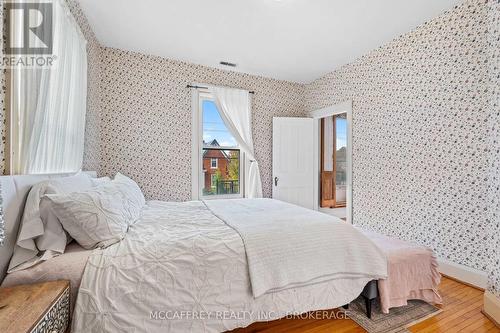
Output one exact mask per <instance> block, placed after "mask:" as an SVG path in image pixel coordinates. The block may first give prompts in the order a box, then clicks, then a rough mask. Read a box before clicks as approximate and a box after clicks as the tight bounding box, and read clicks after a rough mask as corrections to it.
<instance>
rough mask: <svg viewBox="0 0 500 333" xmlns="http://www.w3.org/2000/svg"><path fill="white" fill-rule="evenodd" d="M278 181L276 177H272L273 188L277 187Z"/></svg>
mask: <svg viewBox="0 0 500 333" xmlns="http://www.w3.org/2000/svg"><path fill="white" fill-rule="evenodd" d="M278 180H279V178H278V177H274V186H278Z"/></svg>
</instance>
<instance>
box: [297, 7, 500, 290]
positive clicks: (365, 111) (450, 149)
mask: <svg viewBox="0 0 500 333" xmlns="http://www.w3.org/2000/svg"><path fill="white" fill-rule="evenodd" d="M495 1H496V0H495ZM496 3H497V4H498V2H496ZM486 4H487V2H485V1H479V0H470V1H465V2H464V3H462V4H461V5H459V6H457V7H455V8H453V9H452V10H450V11H448V12H446V13H444V14H443V15H441V16H439V17H437V18H435V19H433V20H431V21H429V22H428V23H426V24H424V25H423V26H421V27H419V28H417V29H415V30H414V31H412V32H410V33H408V34H406V35H403V36H401V37H399V38H397V39H395V40H393V41H392V42H390V43H388V44H387V45H385V46H383V47H380V48H378V49H376V50H374V51H372V52H370V53H369V54H367V55H365V56H363V57H362V58H360V59H358V60H357V61H355V62H353V63H351V64H349V65H346V66H344V67H342V68H340V69H338V70H336V71H334V72H332V73H329V74H327V75H325V76H324V77H322V78H319V79H318V80H316V81H314V82H313V83H311V84H310V85H308V86H307V87H306V109H307V110H308V111H311V110H314V109H318V108H322V107H325V106H328V105H333V104H336V103H339V102H342V101H345V100H352V101H353V207H354V221H355V223H356V224H358V225H360V226H362V227H364V228H367V229H371V230H374V231H377V232H381V233H383V234H386V235H391V236H396V237H398V238H401V239H406V240H409V241H415V242H418V243H421V244H424V245H427V246H429V247H431V248H432V249H434V251H435V252H436V253H437V255H438V256H439V257H440V258H444V259H448V260H450V261H453V262H456V263H459V264H463V265H466V266H469V267H473V268H476V269H479V270H484V271H486V270H490V271H491V270H492V268H491V266H490V265H489V263H490V262H491V261H492V260H493V257H494V256H495V254H494V253H493V251H492V247H494V246H493V245H494V244H493V243H491V242H490V241H491V240H490V239H489V236H488V232H489V231H490V230H491V228H495V227H494V226H493V225H492V224H491V223H490V222H491V221H489V220H488V219H487V212H488V209H489V207H490V205H489V202H488V201H487V192H488V191H487V190H488V184H489V183H488V177H489V168H488V167H487V165H488V160H489V154H488V151H489V150H490V146H489V144H490V142H489V140H488V137H489V129H488V127H487V126H485V125H486V124H487V123H488V122H489V121H491V119H490V116H491V114H492V109H491V106H490V104H489V97H490V96H491V95H490V94H488V61H489V60H490V59H489V58H488V57H489V56H488V54H487V52H485V50H487V48H488V35H489V34H488V27H487V23H486V18H487V14H488V11H489V10H488V9H490V7H491V6H487V5H486ZM496 28H497V29H498V26H496ZM497 31H498V30H497ZM490 36H491V37H492V40H494V41H496V42H498V32H497V33H496V35H495V34H493V35H490ZM496 51H498V48H496ZM497 70H498V67H497ZM490 74H491V73H490ZM495 75H497V74H492V75H490V79H492V80H494V79H495V78H496V80H498V76H495ZM496 87H497V88H498V84H497V86H496ZM495 112H498V110H495ZM497 119H498V118H497ZM497 125H498V122H497V123H496V124H495V126H497ZM497 130H498V129H497ZM497 152H498V150H497ZM496 163H497V164H496V169H495V172H498V156H497V157H496ZM496 194H497V195H498V191H497V192H496ZM497 199H498V198H497ZM496 219H498V216H496ZM496 223H497V224H498V220H497V222H496ZM496 228H497V231H496V235H498V233H499V232H498V225H497V226H496ZM497 241H498V240H497ZM496 255H497V256H498V253H497V254H496ZM497 260H498V259H497ZM495 269H496V273H492V274H491V275H490V280H492V281H493V280H496V282H491V283H490V284H491V285H496V286H497V287H498V276H499V275H498V261H497V262H496V266H495ZM492 288H493V287H492ZM495 288H496V287H495Z"/></svg>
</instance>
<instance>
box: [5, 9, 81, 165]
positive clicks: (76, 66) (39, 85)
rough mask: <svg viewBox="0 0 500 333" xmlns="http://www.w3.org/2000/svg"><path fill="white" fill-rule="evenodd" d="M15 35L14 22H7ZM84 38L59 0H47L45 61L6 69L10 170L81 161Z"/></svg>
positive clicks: (75, 163)
mask: <svg viewBox="0 0 500 333" xmlns="http://www.w3.org/2000/svg"><path fill="white" fill-rule="evenodd" d="M11 29H13V30H14V31H13V32H14V34H13V36H14V38H20V37H19V33H18V31H21V30H20V29H22V27H21V26H20V24H19V22H14V23H13V25H11ZM86 45H87V42H86V40H85V38H84V36H83V34H82V32H81V31H80V28H79V26H78V24H77V23H76V21H75V19H74V18H73V16H72V14H71V13H70V11H69V9H68V8H67V6H66V4H65V3H63V1H61V0H54V1H53V54H54V56H56V57H57V58H56V60H55V62H54V64H53V65H52V66H51V67H47V68H40V67H26V68H23V67H17V68H15V69H13V70H12V72H11V73H12V95H11V105H12V109H11V112H12V113H11V117H12V121H11V149H12V155H11V173H12V174H46V173H62V172H74V171H78V170H80V169H81V167H82V162H83V149H84V132H85V113H86V109H87V105H86V101H87V50H86Z"/></svg>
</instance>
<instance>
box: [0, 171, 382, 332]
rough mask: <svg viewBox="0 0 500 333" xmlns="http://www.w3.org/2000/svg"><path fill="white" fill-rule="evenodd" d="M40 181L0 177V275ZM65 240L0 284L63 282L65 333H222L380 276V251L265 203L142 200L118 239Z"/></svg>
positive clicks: (341, 299) (321, 220) (313, 216)
mask: <svg viewBox="0 0 500 333" xmlns="http://www.w3.org/2000/svg"><path fill="white" fill-rule="evenodd" d="M44 177H45V176H37V177H32V176H14V177H0V178H1V182H2V190H3V192H4V193H3V194H4V195H3V198H4V212H5V219H6V222H7V233H6V234H7V242H6V248H7V251H2V253H1V254H0V264H1V266H0V268H1V269H2V270H1V271H0V274H2V275H0V278H3V272H5V269H6V265H7V263H8V257H10V256H11V255H12V247H13V243H14V242H15V240H14V239H15V235H16V234H17V230H16V229H17V227H18V224H19V219H20V216H21V215H22V209H23V208H22V207H23V201H24V199H25V198H26V196H27V193H28V191H29V188H30V186H31V185H33V184H35V183H36V182H39V181H40V180H41V179H45V178H44ZM51 177H57V176H51ZM324 235H327V237H325V236H324ZM68 248H69V250H68V251H66V253H64V254H63V255H60V256H58V257H55V258H52V259H50V260H49V261H46V262H43V263H41V264H38V265H37V266H34V267H32V268H30V269H29V270H26V271H19V272H15V273H12V274H9V276H7V278H6V279H5V281H4V283H3V285H13V284H20V283H26V282H29V281H30V280H32V281H33V282H36V281H44V279H68V280H70V281H71V285H72V288H73V290H72V294H73V296H74V297H76V301H74V304H75V306H74V315H73V326H72V331H73V332H122V331H134V332H135V331H144V332H156V331H158V332H160V331H161V332H163V331H169V332H187V331H191V332H221V331H226V330H230V329H233V328H237V327H245V326H248V325H249V324H251V323H253V322H256V321H269V320H274V319H278V318H282V317H285V316H290V315H294V314H300V313H304V312H308V311H313V310H321V309H331V308H336V307H339V306H342V305H344V304H348V303H349V302H350V301H352V300H353V299H355V298H356V297H357V296H358V295H359V294H360V293H361V292H362V290H363V288H364V287H365V286H366V285H367V283H368V282H370V281H372V280H378V279H383V278H386V277H387V262H386V258H385V254H384V253H383V251H381V250H380V249H379V248H378V247H376V246H375V244H374V243H373V242H371V241H370V240H369V239H368V238H367V237H366V236H364V235H362V233H361V232H359V231H357V230H356V229H354V228H353V227H351V226H350V225H347V224H345V223H344V222H342V221H340V220H337V219H335V218H333V217H331V216H328V215H325V214H321V213H317V212H313V211H309V210H306V209H303V208H300V207H297V206H293V205H289V204H285V203H281V202H277V201H275V200H270V199H261V200H247V199H240V200H234V199H233V200H215V201H210V202H200V201H193V202H184V203H171V202H160V201H149V202H147V203H146V205H145V206H144V207H143V209H142V213H141V217H140V220H138V221H137V222H136V223H134V224H133V225H130V227H129V229H128V231H127V234H126V237H125V238H124V239H123V240H121V241H120V242H117V243H115V244H113V245H111V246H108V247H105V248H97V249H95V250H92V251H88V250H83V249H82V248H79V247H78V245H76V244H74V243H73V244H70V245H69V246H68ZM9 252H10V253H9ZM63 266H64V267H65V268H64V269H58V268H57V267H63ZM44 270H45V271H46V270H50V272H51V273H46V272H44ZM76 295H77V296H76Z"/></svg>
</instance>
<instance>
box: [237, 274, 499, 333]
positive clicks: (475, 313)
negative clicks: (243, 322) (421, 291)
mask: <svg viewBox="0 0 500 333" xmlns="http://www.w3.org/2000/svg"><path fill="white" fill-rule="evenodd" d="M439 290H440V292H441V296H442V297H443V303H444V305H443V306H442V307H441V308H442V309H443V312H441V313H440V314H438V315H437V316H435V317H432V318H430V319H427V320H426V321H423V322H421V323H419V324H417V325H414V326H412V327H410V329H409V330H410V331H411V332H420V333H426V332H429V333H431V332H432V333H435V332H446V333H453V332H474V333H482V332H488V333H493V332H496V333H500V329H499V328H497V327H496V326H495V325H494V324H493V323H492V322H491V321H490V320H489V319H488V318H486V317H485V316H484V315H483V314H482V313H481V310H482V307H483V292H482V291H480V290H477V289H475V288H472V287H469V286H467V285H464V284H462V283H459V282H456V281H454V280H451V279H448V278H446V277H443V279H442V282H441V285H440V286H439ZM331 311H332V313H336V310H331ZM231 332H232V333H254V332H265V333H280V332H283V333H285V332H286V333H298V332H301V333H330V332H338V333H356V332H365V330H364V329H362V328H361V327H360V326H359V325H357V324H356V323H355V322H354V321H352V320H350V319H322V320H315V319H282V320H275V321H272V322H269V323H255V324H253V325H250V326H249V327H247V328H242V329H237V330H234V331H231Z"/></svg>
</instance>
